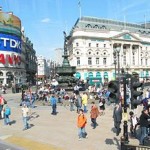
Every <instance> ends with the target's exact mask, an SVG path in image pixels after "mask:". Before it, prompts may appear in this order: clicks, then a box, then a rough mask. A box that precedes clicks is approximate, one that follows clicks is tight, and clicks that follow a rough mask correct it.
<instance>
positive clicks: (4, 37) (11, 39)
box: [0, 10, 25, 85]
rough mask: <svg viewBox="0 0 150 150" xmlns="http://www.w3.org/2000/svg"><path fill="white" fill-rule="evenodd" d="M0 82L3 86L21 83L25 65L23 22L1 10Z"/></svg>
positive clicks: (10, 13)
mask: <svg viewBox="0 0 150 150" xmlns="http://www.w3.org/2000/svg"><path fill="white" fill-rule="evenodd" d="M0 43H1V44H0V82H1V84H3V85H6V84H11V83H12V82H21V81H22V80H24V79H23V77H24V76H25V65H24V63H22V61H21V57H22V42H21V21H20V19H19V18H18V17H16V16H14V15H13V13H12V12H8V13H5V12H2V10H0Z"/></svg>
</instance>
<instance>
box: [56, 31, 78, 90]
mask: <svg viewBox="0 0 150 150" xmlns="http://www.w3.org/2000/svg"><path fill="white" fill-rule="evenodd" d="M63 33H64V55H63V56H62V57H63V63H62V66H59V67H57V68H56V73H57V74H58V77H57V78H56V80H57V81H58V84H59V87H60V88H64V89H65V90H72V89H73V87H74V86H75V85H76V83H77V81H78V79H77V78H75V77H74V76H73V75H74V74H75V73H76V67H75V66H70V63H69V60H68V57H69V55H68V51H67V44H68V39H69V37H67V36H66V32H63Z"/></svg>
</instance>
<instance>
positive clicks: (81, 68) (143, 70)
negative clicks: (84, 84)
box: [68, 17, 150, 84]
mask: <svg viewBox="0 0 150 150" xmlns="http://www.w3.org/2000/svg"><path fill="white" fill-rule="evenodd" d="M69 37H70V38H69V42H68V52H69V60H70V64H71V65H72V66H76V69H77V72H76V74H75V76H76V77H77V78H81V79H83V80H86V79H87V78H88V79H93V84H94V82H95V83H96V82H98V81H100V82H102V83H104V82H108V81H110V80H112V79H114V78H115V76H116V75H117V74H115V65H114V62H115V59H117V64H116V68H118V67H119V68H122V67H123V68H124V69H125V70H126V71H128V72H129V73H132V72H137V73H138V74H139V76H140V77H147V78H148V77H149V76H150V29H147V28H145V27H144V26H143V25H138V24H132V23H124V22H120V21H114V20H106V19H99V18H93V17H82V18H81V19H78V20H77V22H76V23H75V25H74V26H73V28H72V30H71V32H70V35H69ZM114 54H116V55H114ZM115 56H116V58H115ZM118 59H119V61H118ZM118 62H119V66H118ZM116 73H117V71H116Z"/></svg>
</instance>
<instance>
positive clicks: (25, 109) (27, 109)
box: [22, 103, 29, 130]
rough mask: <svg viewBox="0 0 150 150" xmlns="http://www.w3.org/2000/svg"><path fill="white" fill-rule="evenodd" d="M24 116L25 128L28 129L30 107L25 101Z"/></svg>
mask: <svg viewBox="0 0 150 150" xmlns="http://www.w3.org/2000/svg"><path fill="white" fill-rule="evenodd" d="M22 117H23V124H24V129H23V130H27V129H28V128H29V124H28V118H29V108H28V107H27V105H26V104H25V103H24V104H23V107H22Z"/></svg>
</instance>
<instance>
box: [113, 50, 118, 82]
mask: <svg viewBox="0 0 150 150" xmlns="http://www.w3.org/2000/svg"><path fill="white" fill-rule="evenodd" d="M113 56H114V65H115V80H116V70H117V69H116V65H117V59H116V51H115V50H114V52H113Z"/></svg>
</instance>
